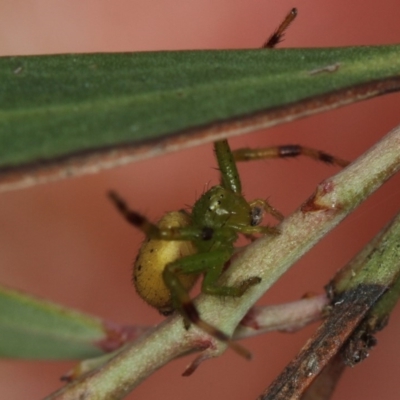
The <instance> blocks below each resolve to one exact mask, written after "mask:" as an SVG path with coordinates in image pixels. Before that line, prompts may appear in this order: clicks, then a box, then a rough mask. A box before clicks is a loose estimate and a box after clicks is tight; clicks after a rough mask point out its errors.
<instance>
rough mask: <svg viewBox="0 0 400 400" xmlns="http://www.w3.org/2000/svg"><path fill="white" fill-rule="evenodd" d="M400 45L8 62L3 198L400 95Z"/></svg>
mask: <svg viewBox="0 0 400 400" xmlns="http://www.w3.org/2000/svg"><path fill="white" fill-rule="evenodd" d="M399 54H400V45H392V46H381V47H348V48H331V49H283V50H265V49H261V50H260V49H258V50H235V51H232V50H225V51H223V50H222V51H180V52H153V53H152V52H149V53H131V54H80V55H77V54H64V55H52V56H24V57H2V58H0V79H1V82H2V87H1V90H0V191H7V190H13V189H17V188H22V187H26V186H30V185H33V184H37V183H45V182H48V181H51V180H57V179H61V178H64V177H68V176H72V175H79V174H83V173H93V172H96V171H98V170H99V169H104V168H111V167H114V166H117V165H121V164H126V163H127V162H131V161H134V160H137V159H140V158H143V157H149V156H152V155H155V154H159V153H161V152H165V151H170V150H173V149H175V150H176V149H177V148H180V147H183V146H189V145H194V144H196V143H199V142H207V141H214V140H216V138H221V137H228V136H231V135H237V134H241V133H246V132H250V131H254V130H257V129H261V128H265V127H269V126H273V125H276V124H279V123H283V122H288V121H291V120H294V119H296V118H300V117H304V116H307V115H311V114H315V113H318V112H322V111H325V110H328V109H330V108H335V107H339V106H341V105H345V104H349V103H352V102H356V101H360V100H364V99H367V98H371V97H374V96H377V95H380V94H384V93H388V92H391V91H395V90H400V56H399Z"/></svg>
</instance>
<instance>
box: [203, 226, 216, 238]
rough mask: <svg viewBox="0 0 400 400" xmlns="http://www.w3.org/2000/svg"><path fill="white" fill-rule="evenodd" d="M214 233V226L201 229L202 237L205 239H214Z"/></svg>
mask: <svg viewBox="0 0 400 400" xmlns="http://www.w3.org/2000/svg"><path fill="white" fill-rule="evenodd" d="M213 235H214V229H212V228H209V227H207V226H206V227H204V228H203V229H202V230H201V238H202V239H203V240H210V239H212V237H213Z"/></svg>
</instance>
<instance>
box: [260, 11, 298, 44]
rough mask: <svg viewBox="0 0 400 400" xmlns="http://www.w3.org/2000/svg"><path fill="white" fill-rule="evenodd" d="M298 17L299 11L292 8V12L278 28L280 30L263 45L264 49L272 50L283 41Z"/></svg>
mask: <svg viewBox="0 0 400 400" xmlns="http://www.w3.org/2000/svg"><path fill="white" fill-rule="evenodd" d="M296 16H297V9H296V8H292V9H291V10H290V12H289V13H288V14H287V15H286V17H285V19H284V20H283V21H282V22H281V24H280V25H279V26H278V29H277V30H276V31H275V32H274V33H273V34H272V35H271V36H270V37H269V38H268V40H267V41H266V42H265V43H264V44H263V46H262V47H263V48H264V49H272V48H274V47H275V46H276V45H277V44H278V43H280V42H281V41H282V39H283V36H284V34H285V31H286V29H287V28H288V27H289V25H290V24H291V23H292V22H293V21H294V19H295V18H296Z"/></svg>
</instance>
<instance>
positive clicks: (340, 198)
mask: <svg viewBox="0 0 400 400" xmlns="http://www.w3.org/2000/svg"><path fill="white" fill-rule="evenodd" d="M399 149H400V127H397V128H396V129H394V130H393V131H392V132H390V133H389V134H388V135H387V136H386V137H385V138H384V139H382V140H381V141H380V142H379V143H378V144H376V145H375V146H374V147H373V148H372V149H370V150H369V151H368V152H367V153H365V154H364V155H363V156H361V157H360V158H359V159H358V160H356V161H355V162H354V163H352V164H351V165H350V166H349V167H348V168H347V169H345V170H343V171H342V172H340V173H339V174H338V175H336V176H334V177H333V178H329V179H327V180H325V181H324V182H322V183H321V184H320V185H318V187H317V189H316V192H315V193H314V194H313V195H312V196H311V197H310V198H309V199H308V200H307V201H306V202H305V203H304V204H303V205H302V206H301V207H300V208H299V209H298V210H297V211H296V212H295V213H293V214H292V215H291V216H290V217H288V218H287V219H286V220H285V221H284V222H283V223H282V224H281V225H280V227H279V228H280V229H281V234H280V235H275V236H265V237H263V238H261V239H259V240H257V241H256V242H254V243H252V244H251V245H250V246H248V247H247V248H246V249H245V250H244V251H243V253H241V254H240V255H238V256H237V257H236V258H235V259H234V260H233V261H232V265H231V267H230V268H229V271H227V273H226V274H225V276H224V277H223V281H224V282H229V284H235V283H237V282H241V281H243V280H244V279H246V278H248V277H250V276H260V277H261V278H262V282H261V283H260V284H259V285H256V286H254V287H253V288H251V289H250V290H249V291H248V292H246V293H245V294H244V295H243V296H242V297H241V298H238V299H227V298H223V299H221V298H219V297H216V296H214V297H213V296H206V295H200V296H199V297H198V301H197V302H196V304H197V306H198V308H199V310H200V313H201V315H202V317H203V318H204V320H206V321H207V322H209V323H211V324H214V325H215V326H218V327H219V328H220V329H222V330H223V331H225V332H227V333H232V332H233V331H234V329H235V327H236V326H237V325H238V323H239V322H240V321H241V319H242V318H243V316H244V315H245V314H246V313H247V311H248V310H249V309H250V307H251V306H252V305H253V304H254V303H255V302H256V301H257V299H258V298H259V297H261V296H262V295H263V294H264V293H265V291H266V290H268V288H269V287H271V285H272V284H273V283H274V282H275V281H276V280H277V279H278V278H279V277H280V276H282V274H283V273H285V272H286V271H287V270H288V268H289V267H290V266H291V265H293V263H294V262H296V261H297V260H298V259H299V258H300V257H301V256H302V255H303V254H304V253H306V252H307V251H308V250H309V249H310V248H311V247H312V246H313V245H314V244H316V243H317V242H318V241H319V240H320V239H321V238H322V237H323V236H324V235H325V234H326V233H327V232H329V231H330V230H331V229H333V228H334V227H335V226H336V225H337V224H338V223H339V222H340V221H341V220H342V219H343V218H345V217H346V216H347V215H348V214H349V213H350V212H351V211H353V210H354V209H355V208H356V207H357V206H358V205H359V204H360V203H361V202H362V201H363V200H365V199H366V198H367V197H368V196H369V195H370V194H371V193H372V192H374V191H375V190H376V189H377V188H378V187H379V186H381V185H382V184H383V183H384V182H385V181H386V180H388V179H389V178H390V177H391V176H393V175H394V174H395V173H396V172H397V171H398V170H399V169H400V151H399ZM201 348H203V349H205V350H204V352H203V353H202V355H201V356H200V358H199V359H198V360H197V361H195V362H194V364H193V366H194V367H195V366H197V365H198V364H199V362H200V361H202V360H204V359H206V358H209V357H214V356H217V355H219V354H221V353H222V352H223V351H224V350H225V346H224V345H223V344H222V343H218V342H216V340H215V339H213V338H210V337H208V336H207V335H206V334H205V333H204V332H201V331H200V330H198V329H197V328H195V327H191V328H190V329H189V330H188V331H186V330H185V329H184V328H183V323H182V320H181V318H180V317H177V316H175V317H172V318H170V319H168V320H166V321H165V322H164V323H162V324H161V325H160V326H159V327H158V328H156V329H155V330H154V331H153V332H152V333H150V334H149V335H147V336H146V337H145V338H143V339H142V340H140V341H139V342H135V343H132V344H131V345H128V346H127V347H126V348H125V349H124V350H123V351H121V352H120V353H119V354H118V355H117V356H116V357H114V358H112V359H111V360H110V361H109V362H108V363H106V364H105V365H104V366H103V367H101V368H98V369H96V370H94V371H92V372H91V373H89V374H88V375H87V376H83V377H81V378H79V379H78V380H76V381H74V382H72V383H71V384H69V385H67V386H66V387H65V388H63V389H61V390H60V391H58V392H56V393H54V394H53V395H50V396H49V397H48V398H47V400H50V399H51V400H56V399H57V400H61V399H62V400H67V399H68V400H72V399H74V400H75V399H78V398H79V399H87V398H90V399H91V400H93V399H96V400H100V399H121V398H123V397H124V396H125V395H127V394H128V393H129V392H130V391H131V390H132V389H133V388H134V387H136V386H137V385H138V384H140V383H141V382H142V381H143V380H144V379H145V378H146V377H147V376H149V375H150V374H151V373H153V372H154V371H156V370H157V369H159V368H160V367H161V366H162V365H164V364H166V363H167V362H168V361H170V360H172V359H174V358H176V357H178V356H181V355H183V354H186V353H188V352H191V351H195V350H199V349H201Z"/></svg>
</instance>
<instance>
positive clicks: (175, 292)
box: [163, 250, 261, 358]
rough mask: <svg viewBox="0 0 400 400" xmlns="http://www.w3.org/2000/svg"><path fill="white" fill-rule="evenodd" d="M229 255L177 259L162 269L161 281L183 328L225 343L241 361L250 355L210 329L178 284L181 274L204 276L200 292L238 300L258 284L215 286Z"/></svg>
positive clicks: (256, 279) (256, 280) (249, 281)
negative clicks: (191, 326) (193, 329)
mask: <svg viewBox="0 0 400 400" xmlns="http://www.w3.org/2000/svg"><path fill="white" fill-rule="evenodd" d="M230 257H231V252H230V251H228V250H217V251H211V252H209V253H199V254H194V255H190V256H187V257H183V258H180V259H179V260H176V261H174V262H172V263H169V264H167V265H166V267H165V269H164V271H163V279H164V282H165V284H166V286H167V287H168V289H169V290H170V293H171V297H172V304H173V306H174V308H175V309H176V310H177V311H179V313H180V314H181V315H182V316H183V317H184V319H185V326H186V327H188V326H189V325H190V323H193V324H194V325H196V326H198V327H199V328H200V329H202V330H203V331H205V332H207V333H208V334H209V335H211V336H213V337H215V338H216V339H218V340H220V341H222V342H224V343H226V344H227V345H228V346H229V347H231V348H232V349H233V350H234V351H236V352H237V353H238V354H240V355H241V356H243V357H245V358H250V357H251V355H250V353H249V352H248V351H247V350H246V349H245V348H243V347H242V346H240V345H238V344H237V343H234V342H232V340H231V339H230V337H229V336H228V335H227V334H225V333H224V332H222V331H221V330H219V329H218V328H216V327H214V326H212V325H210V324H209V323H207V322H206V321H204V320H203V319H202V318H201V317H200V314H199V312H198V310H197V308H196V306H195V304H194V303H193V301H192V299H191V298H190V295H189V292H188V290H187V289H186V288H185V287H184V286H183V285H182V283H181V282H180V280H179V276H180V275H181V274H185V275H189V274H196V275H197V274H200V273H203V274H204V279H203V283H202V292H203V293H208V294H212V295H216V296H232V297H240V296H242V295H243V293H244V292H245V291H246V290H247V289H248V288H250V287H251V286H254V285H256V284H257V283H259V282H260V281H261V278H259V277H251V278H248V279H246V280H244V281H243V282H241V283H240V285H238V286H221V285H219V284H218V283H217V280H218V278H219V277H220V276H221V274H222V271H223V268H224V265H225V263H226V262H227V261H228V260H229V259H230Z"/></svg>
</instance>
